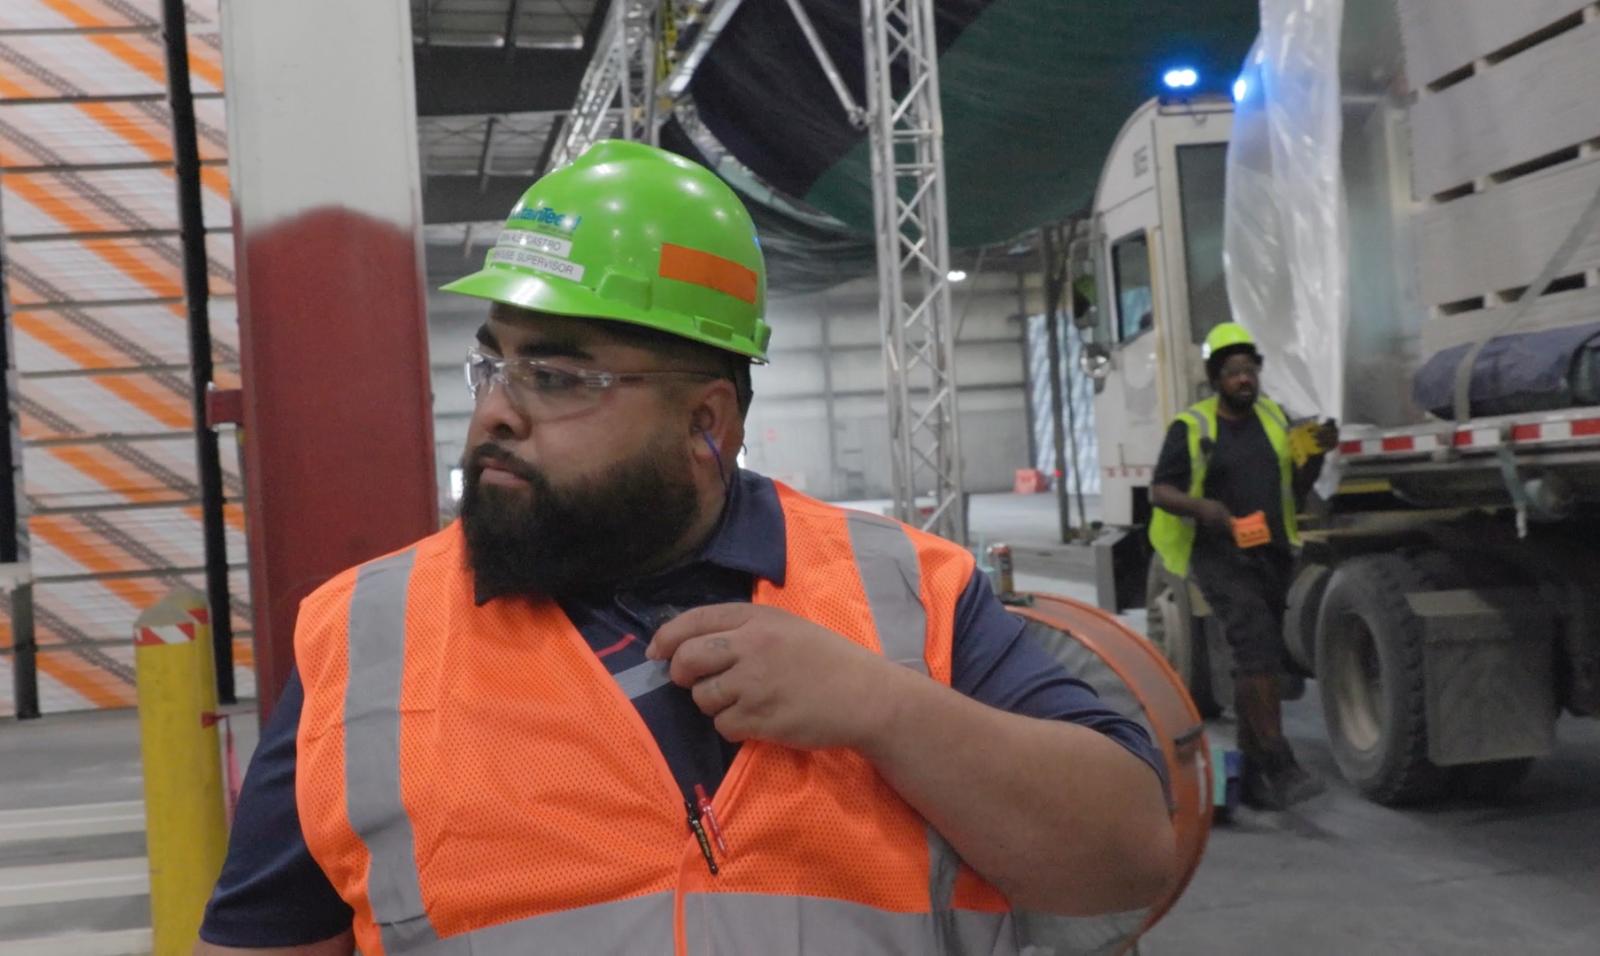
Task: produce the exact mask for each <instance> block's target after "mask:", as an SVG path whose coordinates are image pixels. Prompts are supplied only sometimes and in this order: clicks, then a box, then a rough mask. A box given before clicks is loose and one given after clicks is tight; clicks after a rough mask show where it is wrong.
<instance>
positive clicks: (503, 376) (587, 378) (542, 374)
mask: <svg viewBox="0 0 1600 956" xmlns="http://www.w3.org/2000/svg"><path fill="white" fill-rule="evenodd" d="M465 368H466V375H467V391H468V392H470V393H471V394H472V399H473V401H474V402H480V401H482V400H483V399H484V397H485V396H487V395H488V394H489V389H490V388H491V387H492V386H494V385H496V384H499V385H500V386H502V387H503V388H504V389H505V391H506V396H507V397H508V398H509V399H510V400H511V403H512V404H513V405H515V406H516V407H517V408H518V409H519V410H520V411H522V412H523V414H526V415H528V416H530V417H534V418H539V419H551V418H562V417H566V416H570V415H578V414H582V413H583V412H585V411H588V410H589V409H591V408H593V407H594V406H596V405H598V404H599V403H600V401H601V400H602V399H603V398H604V397H605V394H606V392H607V391H609V390H610V389H613V388H617V387H618V386H621V385H637V384H639V383H642V382H654V381H658V380H661V379H673V378H683V379H699V380H701V381H709V380H711V379H715V378H720V377H721V376H718V375H715V374H713V373H711V372H689V371H683V370H678V369H658V370H651V371H641V372H609V371H600V370H596V369H578V368H570V367H568V366H565V365H562V364H560V363H557V362H551V361H549V360H547V359H532V358H501V357H499V356H497V355H490V354H488V353H487V352H484V351H483V350H481V349H478V348H476V347H474V348H470V349H468V350H467V361H466V366H465Z"/></svg>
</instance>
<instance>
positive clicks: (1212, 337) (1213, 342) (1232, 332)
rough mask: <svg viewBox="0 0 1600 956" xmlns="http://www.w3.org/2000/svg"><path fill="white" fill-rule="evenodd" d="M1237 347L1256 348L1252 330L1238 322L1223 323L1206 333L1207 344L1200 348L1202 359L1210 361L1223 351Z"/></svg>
mask: <svg viewBox="0 0 1600 956" xmlns="http://www.w3.org/2000/svg"><path fill="white" fill-rule="evenodd" d="M1236 345H1248V346H1250V347H1251V348H1255V347H1256V340H1255V336H1253V335H1251V334H1250V330H1249V329H1247V328H1245V327H1244V326H1242V325H1240V324H1239V323H1237V322H1223V323H1221V324H1220V325H1218V326H1216V327H1215V328H1213V329H1212V330H1211V331H1210V332H1208V333H1206V342H1205V344H1204V345H1202V346H1201V347H1200V357H1201V358H1202V359H1209V358H1211V356H1213V355H1215V354H1217V353H1218V352H1220V351H1222V350H1223V349H1230V348H1233V347H1234V346H1236Z"/></svg>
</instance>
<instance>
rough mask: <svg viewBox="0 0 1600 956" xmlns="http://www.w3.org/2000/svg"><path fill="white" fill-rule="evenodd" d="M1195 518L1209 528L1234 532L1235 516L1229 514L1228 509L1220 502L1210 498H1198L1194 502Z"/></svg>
mask: <svg viewBox="0 0 1600 956" xmlns="http://www.w3.org/2000/svg"><path fill="white" fill-rule="evenodd" d="M1194 517H1195V520H1196V521H1198V522H1200V523H1201V524H1203V525H1205V526H1206V527H1208V528H1213V529H1215V530H1217V531H1228V532H1230V533H1231V532H1232V530H1233V515H1232V514H1231V513H1229V511H1228V509H1227V507H1226V506H1224V505H1223V503H1222V502H1220V501H1212V500H1211V499H1210V498H1196V499H1195V500H1194Z"/></svg>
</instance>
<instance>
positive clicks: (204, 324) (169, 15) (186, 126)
mask: <svg viewBox="0 0 1600 956" xmlns="http://www.w3.org/2000/svg"><path fill="white" fill-rule="evenodd" d="M161 24H162V30H163V33H164V35H165V40H166V48H167V100H168V103H169V104H170V106H171V108H172V159H173V166H174V167H175V172H176V174H177V179H178V223H179V229H180V231H181V235H182V237H183V293H184V298H185V299H186V300H187V302H188V305H189V371H190V378H191V380H192V382H193V385H194V441H195V462H196V465H197V466H198V471H199V479H200V511H201V514H202V517H203V524H204V529H205V554H206V603H207V604H208V605H209V606H210V609H211V640H212V642H213V646H214V648H215V651H216V664H217V699H218V700H219V701H220V702H222V703H224V704H232V703H236V702H237V700H238V698H237V697H236V695H235V693H234V688H233V611H232V608H231V604H230V601H229V595H228V540H227V536H226V533H225V531H224V528H223V523H222V521H223V519H222V456H221V455H220V453H219V452H218V450H217V433H216V432H214V431H212V430H211V426H210V424H209V423H208V422H207V421H206V393H207V391H208V390H209V389H210V387H211V373H212V369H211V316H210V310H209V308H208V306H209V299H210V285H209V279H208V277H207V268H206V267H207V264H208V263H207V259H206V221H205V212H204V210H203V208H202V207H201V204H200V145H199V142H198V140H197V138H196V133H195V120H194V93H193V91H192V90H191V89H190V88H189V32H188V23H187V17H186V14H185V10H184V3H183V0H162V2H161Z"/></svg>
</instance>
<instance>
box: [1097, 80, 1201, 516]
mask: <svg viewBox="0 0 1600 956" xmlns="http://www.w3.org/2000/svg"><path fill="white" fill-rule="evenodd" d="M1232 129H1233V108H1232V103H1231V102H1229V101H1228V100H1226V99H1222V98H1214V97H1195V98H1192V99H1187V98H1186V99H1182V100H1171V99H1153V100H1150V101H1149V102H1148V103H1145V104H1144V105H1143V106H1142V107H1140V108H1139V109H1138V110H1137V111H1136V112H1135V113H1134V114H1133V116H1131V117H1130V118H1129V119H1128V122H1127V123H1126V124H1124V126H1123V127H1122V132H1121V133H1119V134H1118V136H1117V140H1116V143H1115V145H1113V146H1112V148H1111V153H1110V155H1109V157H1108V159H1107V161H1106V165H1105V168H1104V171H1103V172H1102V174H1101V177H1100V185H1099V188H1098V189H1097V190H1096V192H1095V200H1094V220H1093V227H1092V231H1091V240H1090V241H1091V243H1092V246H1093V253H1092V255H1093V257H1094V260H1095V262H1094V272H1095V274H1096V276H1097V283H1096V290H1097V293H1098V300H1099V301H1098V303H1097V307H1096V308H1095V310H1094V313H1093V320H1092V324H1091V323H1085V324H1088V325H1089V328H1088V329H1086V330H1085V331H1087V332H1089V333H1090V334H1092V335H1093V342H1094V344H1095V345H1097V346H1099V347H1100V348H1098V349H1095V350H1094V351H1095V353H1096V354H1098V355H1100V356H1102V357H1104V356H1107V355H1109V365H1105V366H1102V368H1101V369H1100V370H1099V375H1100V376H1101V377H1099V378H1098V381H1097V383H1096V386H1095V388H1096V394H1095V409H1094V420H1095V431H1096V433H1097V437H1098V438H1099V442H1100V467H1101V475H1100V486H1101V489H1102V491H1101V495H1102V497H1101V507H1102V511H1103V515H1104V520H1105V522H1106V523H1107V524H1108V525H1113V526H1122V527H1138V526H1142V525H1145V524H1147V523H1148V521H1149V514H1150V510H1149V509H1150V505H1149V500H1150V499H1149V490H1150V475H1151V472H1152V471H1153V470H1154V468H1155V463H1156V455H1157V453H1158V452H1159V451H1160V449H1161V439H1162V436H1163V435H1164V434H1165V432H1166V428H1167V424H1168V423H1169V422H1170V421H1171V420H1172V418H1173V416H1175V415H1177V414H1178V413H1179V412H1181V411H1183V410H1184V409H1185V408H1187V407H1188V406H1189V405H1190V404H1192V403H1194V402H1195V401H1197V400H1199V399H1200V398H1203V397H1204V396H1205V393H1206V390H1207V388H1208V386H1207V384H1206V376H1205V366H1204V363H1203V362H1202V361H1201V359H1200V343H1201V342H1202V341H1204V339H1205V336H1206V333H1207V332H1209V331H1210V330H1211V328H1212V327H1213V326H1215V325H1217V324H1218V323H1221V322H1226V321H1228V319H1229V306H1228V287H1227V281H1226V278H1225V277H1224V275H1223V269H1222V222H1223V182H1224V169H1225V160H1226V158H1227V151H1228V136H1229V134H1230V133H1231V131H1232ZM1080 321H1082V319H1080ZM1101 349H1103V350H1104V351H1101ZM1103 360H1104V359H1102V361H1103Z"/></svg>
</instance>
